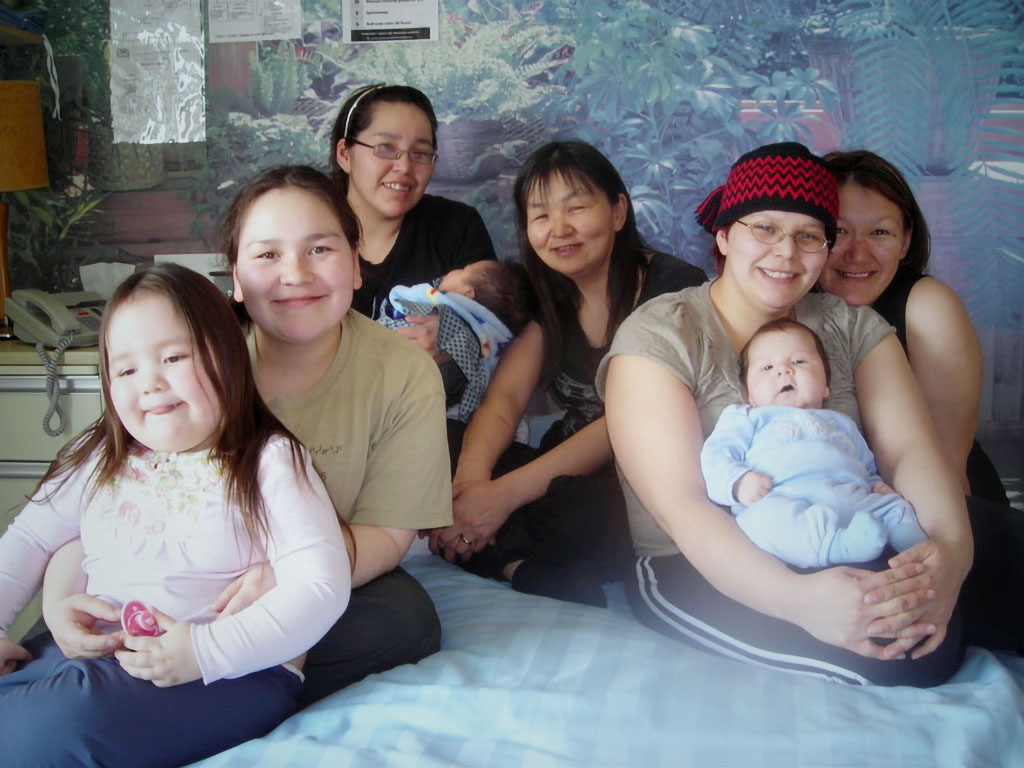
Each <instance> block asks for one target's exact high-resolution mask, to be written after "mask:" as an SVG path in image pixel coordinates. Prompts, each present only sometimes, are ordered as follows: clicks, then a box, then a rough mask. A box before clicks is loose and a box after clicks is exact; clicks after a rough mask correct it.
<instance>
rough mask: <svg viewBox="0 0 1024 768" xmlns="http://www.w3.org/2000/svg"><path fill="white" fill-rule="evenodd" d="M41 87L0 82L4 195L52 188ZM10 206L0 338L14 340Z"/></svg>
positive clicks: (2, 254)
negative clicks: (9, 302) (7, 306)
mask: <svg viewBox="0 0 1024 768" xmlns="http://www.w3.org/2000/svg"><path fill="white" fill-rule="evenodd" d="M49 184H50V180H49V177H48V175H47V171H46V143H45V142H44V140H43V105H42V102H41V101H40V98H39V84H38V83H36V82H33V81H24V80H0V192H13V191H14V190H18V189H35V188H37V187H46V186H49ZM7 217H8V206H7V204H6V203H2V202H0V339H9V338H13V337H14V334H13V324H12V323H11V322H10V321H9V320H8V319H7V316H6V314H5V311H4V301H5V300H6V299H8V298H9V297H10V295H11V273H10V269H9V268H8V260H7V259H8V256H7Z"/></svg>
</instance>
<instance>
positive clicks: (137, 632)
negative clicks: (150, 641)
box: [121, 600, 160, 637]
mask: <svg viewBox="0 0 1024 768" xmlns="http://www.w3.org/2000/svg"><path fill="white" fill-rule="evenodd" d="M121 626H122V627H123V628H124V631H125V632H127V633H128V634H129V635H131V636H132V637H141V636H143V635H145V636H147V637H156V636H157V635H159V634H160V627H159V626H157V623H156V619H155V618H154V617H153V614H152V613H150V612H149V611H148V610H147V609H146V606H144V605H143V604H142V603H140V602H139V601H138V600H130V601H129V602H127V603H125V604H124V607H123V608H122V609H121Z"/></svg>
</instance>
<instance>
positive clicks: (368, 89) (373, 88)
mask: <svg viewBox="0 0 1024 768" xmlns="http://www.w3.org/2000/svg"><path fill="white" fill-rule="evenodd" d="M386 87H387V83H377V84H375V85H368V86H366V88H365V89H364V90H363V92H362V93H360V94H359V95H358V96H356V100H355V101H353V102H352V106H351V107H350V108H349V110H348V114H347V115H345V130H344V131H342V134H341V138H342V139H344V138H346V137H347V136H348V126H349V123H351V122H352V115H353V114H354V113H355V111H356V107H358V106H359V102H360V101H362V100H363V96H365V95H366V94H368V93H373V92H374V91H376V90H379V89H381V88H386Z"/></svg>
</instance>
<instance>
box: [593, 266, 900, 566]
mask: <svg viewBox="0 0 1024 768" xmlns="http://www.w3.org/2000/svg"><path fill="white" fill-rule="evenodd" d="M710 287H711V283H705V284H704V285H701V286H697V287H696V288H685V289H683V290H682V291H679V292H677V293H669V294H665V295H664V296H660V297H658V298H656V299H653V300H652V301H649V302H648V303H647V304H645V305H644V306H642V307H640V308H639V309H637V310H636V311H635V312H633V314H632V315H630V316H629V317H628V318H627V319H626V321H625V322H623V324H622V325H621V326H620V327H619V330H618V332H617V333H616V334H615V339H614V340H613V341H612V346H611V349H610V350H609V352H608V354H607V355H606V356H605V358H604V360H602V361H601V365H600V367H599V368H598V371H597V390H598V394H600V395H601V397H602V398H603V397H604V384H605V376H606V375H607V372H608V361H609V360H610V359H611V358H612V357H614V356H615V355H639V356H640V357H646V358H648V359H650V360H654V361H656V362H658V363H661V364H662V365H663V366H665V367H666V368H667V369H668V370H669V371H671V372H672V373H673V374H675V375H676V376H678V377H679V379H680V380H681V381H682V382H683V383H684V384H685V385H686V386H687V388H688V389H689V390H690V392H691V393H693V397H694V400H695V401H696V403H697V412H698V414H699V416H700V424H701V430H702V432H703V436H704V437H707V436H708V435H709V434H710V433H711V431H712V430H713V429H714V428H715V424H716V423H717V422H718V417H719V416H720V415H721V413H722V411H723V410H724V409H725V407H726V406H727V405H734V404H736V403H741V402H743V387H742V385H741V382H740V373H739V361H738V359H737V356H736V353H735V352H734V351H733V348H732V345H731V344H730V343H729V337H728V335H727V334H726V332H725V329H724V328H723V327H722V324H721V322H720V321H719V319H718V313H717V312H716V311H715V308H714V306H713V305H712V303H711V295H710V292H709V290H710ZM795 309H796V319H797V320H799V321H800V322H801V323H803V324H804V325H807V326H808V327H810V328H812V329H813V330H814V331H815V332H817V334H818V335H819V336H820V337H821V340H822V343H823V344H824V345H825V353H826V354H827V355H828V359H829V364H830V365H831V367H832V381H831V383H830V385H829V389H830V390H831V394H830V395H829V397H828V399H826V400H825V404H824V407H825V408H829V409H832V410H835V411H839V412H841V413H844V414H846V415H847V416H849V417H850V418H851V419H853V420H854V422H856V424H857V428H858V429H863V425H862V423H861V419H860V411H859V409H858V407H857V397H856V390H855V387H854V378H853V374H854V371H855V370H856V368H857V366H858V365H859V364H860V361H861V360H863V359H864V357H865V356H866V355H867V354H868V352H870V351H871V350H872V349H874V347H875V346H876V345H877V344H878V343H879V342H880V341H882V340H883V339H884V338H885V337H886V336H888V335H889V334H890V333H892V328H891V327H890V326H889V325H887V324H886V323H885V321H884V320H882V318H880V317H879V316H878V315H877V314H876V313H875V312H874V311H873V310H871V309H870V308H869V307H848V306H846V304H845V303H844V302H843V300H842V299H840V298H838V297H836V296H833V295H832V294H828V293H814V294H809V295H808V296H805V297H804V298H803V299H802V300H801V301H800V302H799V303H798V304H797V305H796V308H795ZM619 480H620V481H621V482H622V488H623V491H624V493H625V496H626V506H627V510H628V512H629V527H630V531H631V532H632V536H633V546H634V548H635V549H636V552H637V554H638V555H640V556H646V555H650V556H655V557H657V556H662V555H673V554H677V553H678V552H679V550H678V548H677V547H676V545H675V543H674V542H673V541H672V539H671V538H669V536H668V534H666V533H665V532H664V531H663V530H662V529H661V526H659V525H658V523H657V522H656V521H655V520H654V518H653V517H652V516H651V514H650V513H649V512H648V511H647V510H646V509H644V507H643V505H642V504H640V501H639V499H637V497H636V494H635V493H633V489H632V488H630V487H629V483H628V482H626V480H625V478H624V477H623V476H622V473H621V471H620V472H619Z"/></svg>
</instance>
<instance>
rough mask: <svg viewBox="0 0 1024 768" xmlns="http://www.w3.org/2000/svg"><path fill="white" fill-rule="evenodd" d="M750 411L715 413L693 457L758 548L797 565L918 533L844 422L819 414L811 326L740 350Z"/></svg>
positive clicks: (777, 326)
mask: <svg viewBox="0 0 1024 768" xmlns="http://www.w3.org/2000/svg"><path fill="white" fill-rule="evenodd" d="M740 371H741V378H742V379H743V380H744V383H745V385H746V388H747V399H748V401H749V402H750V405H730V406H728V407H726V409H725V410H724V411H723V412H722V415H721V416H720V417H719V420H718V423H717V424H716V425H715V429H714V431H713V432H712V433H711V434H710V435H709V436H708V438H707V440H706V441H705V443H704V448H703V450H702V452H701V467H702V469H703V471H704V482H705V483H706V485H707V489H708V496H709V498H711V500H712V501H714V502H716V503H718V504H723V505H727V506H729V507H731V508H732V513H733V515H735V516H736V522H737V524H738V525H739V526H740V528H742V529H743V532H744V533H746V534H747V536H748V537H749V538H750V539H751V540H752V541H753V542H754V543H755V544H757V545H758V546H759V547H760V548H761V549H763V550H765V551H767V552H770V553H771V554H773V555H775V556H776V557H779V558H781V559H782V560H784V561H785V562H787V563H789V564H791V565H796V566H801V567H805V568H814V567H824V566H828V565H838V564H840V563H861V562H867V561H869V560H874V559H875V558H877V557H878V556H879V555H880V554H881V552H882V549H883V548H884V547H885V544H886V542H889V543H890V544H892V546H893V547H894V548H895V549H896V550H897V551H902V550H904V549H907V548H908V547H911V546H913V545H914V544H917V543H918V542H920V541H923V540H924V539H925V538H927V537H926V535H925V533H924V531H922V530H921V527H920V525H918V522H917V516H916V515H915V514H914V509H913V507H912V506H911V505H910V503H909V502H908V501H906V500H905V499H904V498H903V497H902V496H900V495H899V494H897V493H896V492H895V491H894V490H893V489H892V488H890V487H889V486H888V485H886V484H885V483H884V482H883V481H882V478H881V477H880V476H879V474H878V469H877V467H876V465H875V457H874V455H873V454H872V453H871V449H870V448H868V445H867V443H866V442H865V441H864V438H863V437H862V436H861V434H860V431H859V430H858V429H857V425H856V424H855V423H854V422H853V420H852V419H850V418H849V417H847V416H845V415H843V414H841V413H839V412H837V411H830V410H824V409H823V408H822V405H823V403H824V400H825V398H826V397H828V394H829V389H828V384H829V373H830V372H829V365H828V359H827V358H826V356H825V350H824V347H823V346H822V343H821V339H819V338H818V335H817V334H816V333H814V331H812V330H811V329H810V328H808V327H807V326H805V325H804V324H802V323H799V322H797V321H795V320H789V319H786V318H782V319H780V320H774V321H772V322H770V323H766V324H765V325H764V326H762V327H761V328H759V329H758V330H757V332H756V333H755V334H754V335H753V336H752V337H751V339H750V341H749V342H747V345H746V346H745V347H744V348H743V351H742V352H741V354H740Z"/></svg>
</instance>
